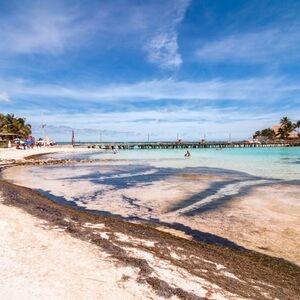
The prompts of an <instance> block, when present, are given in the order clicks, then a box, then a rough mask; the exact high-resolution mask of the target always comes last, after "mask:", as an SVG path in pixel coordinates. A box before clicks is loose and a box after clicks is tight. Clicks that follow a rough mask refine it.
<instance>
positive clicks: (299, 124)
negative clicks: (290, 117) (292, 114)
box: [294, 120, 300, 134]
mask: <svg viewBox="0 0 300 300" xmlns="http://www.w3.org/2000/svg"><path fill="white" fill-rule="evenodd" d="M294 128H295V129H297V132H298V134H299V128H300V120H298V121H297V122H295V123H294Z"/></svg>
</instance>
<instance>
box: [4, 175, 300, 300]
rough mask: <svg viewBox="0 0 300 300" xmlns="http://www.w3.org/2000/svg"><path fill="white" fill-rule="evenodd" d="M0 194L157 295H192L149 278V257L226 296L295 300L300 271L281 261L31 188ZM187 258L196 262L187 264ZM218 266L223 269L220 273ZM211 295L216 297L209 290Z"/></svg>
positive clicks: (6, 189)
mask: <svg viewBox="0 0 300 300" xmlns="http://www.w3.org/2000/svg"><path fill="white" fill-rule="evenodd" d="M0 191H1V194H2V196H3V198H4V200H3V201H2V202H3V204H4V205H9V206H14V207H18V208H21V209H22V210H24V211H26V213H29V214H30V215H32V216H34V217H37V218H39V219H42V220H45V221H47V223H48V226H49V227H55V228H60V229H61V230H63V231H65V232H67V233H68V234H70V235H71V236H72V237H75V238H78V239H80V240H83V241H87V242H89V243H92V244H94V245H96V246H98V247H99V248H100V249H101V250H102V251H104V252H106V253H107V254H108V255H109V256H110V257H111V258H113V259H115V260H117V261H119V262H120V263H122V264H125V265H127V266H128V265H129V266H131V267H133V268H138V269H139V271H138V273H139V274H140V276H139V278H138V282H141V283H143V284H146V285H150V286H151V288H152V289H154V291H156V292H157V293H158V294H159V295H163V296H167V297H171V296H174V295H176V296H177V297H179V298H180V299H193V297H194V296H196V295H192V294H191V293H189V292H187V291H184V290H183V289H182V288H181V289H180V288H179V289H178V288H174V287H172V286H169V284H168V283H167V282H166V281H164V280H163V279H161V278H158V277H153V275H152V274H153V267H152V268H151V266H150V265H149V263H148V262H147V260H148V259H147V254H150V255H151V256H154V257H156V258H158V259H159V260H163V261H167V262H168V263H171V265H174V266H176V268H181V269H183V270H184V271H185V272H188V273H189V274H191V275H192V276H196V277H198V278H199V277H200V278H202V279H204V280H207V281H209V282H211V283H212V284H213V285H217V286H218V287H219V289H221V290H223V291H224V292H225V294H226V293H230V294H232V295H238V296H239V297H245V298H247V297H249V295H250V298H251V299H268V297H266V296H264V293H267V294H269V295H270V296H271V297H272V298H275V297H277V298H279V299H295V297H296V295H297V293H299V287H298V285H297V282H298V279H299V278H300V268H299V267H298V266H296V265H294V264H292V263H289V262H287V261H285V260H283V259H279V258H275V257H271V256H267V255H264V254H260V253H258V252H255V251H251V250H247V249H238V250H237V249H232V248H230V247H226V246H221V245H216V244H212V243H205V242H199V241H197V242H196V241H190V240H186V239H185V240H183V239H181V238H180V237H176V236H174V235H171V234H169V233H165V232H162V231H158V230H156V229H155V228H154V227H152V226H151V225H149V224H147V225H146V224H134V223H130V222H124V221H121V220H118V219H114V218H109V217H103V216H98V215H93V214H90V213H88V212H84V211H78V210H75V209H72V208H70V207H66V206H64V205H61V204H58V203H55V202H53V201H51V200H49V199H48V198H46V197H44V196H42V195H40V194H39V193H37V192H34V191H32V190H31V189H29V188H25V187H20V186H17V185H13V184H11V183H7V182H6V181H3V180H1V181H0ZM87 224H88V226H87ZM99 224H102V225H101V226H100V225H99ZM205 234H207V233H205ZM153 243H154V244H153ZM131 248H134V249H135V251H133V253H138V252H141V251H142V252H144V254H145V255H144V258H141V256H138V257H134V256H131V255H129V254H128V249H131ZM131 250H132V249H131ZM172 253H173V254H172ZM191 256H192V257H194V258H193V259H190V257H191ZM237 262H238V264H237ZM216 265H222V266H223V267H221V268H220V270H218V268H217V267H216ZM154 269H155V268H154ZM222 270H223V271H222ZM225 270H226V273H224V271H225ZM224 274H225V275H224ZM226 274H227V276H226ZM228 274H231V275H228ZM254 282H255V284H254ZM254 286H259V288H255V287H254ZM210 292H211V293H214V292H213V290H211V291H210ZM232 295H231V296H232ZM203 296H204V295H203ZM231 296H230V297H229V299H231ZM225 298H226V297H225ZM194 299H197V298H194Z"/></svg>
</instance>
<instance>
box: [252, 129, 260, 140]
mask: <svg viewBox="0 0 300 300" xmlns="http://www.w3.org/2000/svg"><path fill="white" fill-rule="evenodd" d="M260 135H261V133H260V131H259V130H257V131H255V133H254V135H253V138H254V139H255V138H257V137H259V136H260Z"/></svg>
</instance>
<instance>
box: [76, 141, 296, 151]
mask: <svg viewBox="0 0 300 300" xmlns="http://www.w3.org/2000/svg"><path fill="white" fill-rule="evenodd" d="M75 146H76V147H87V148H99V149H196V148H203V149H204V148H205V149H206V148H216V149H223V148H272V147H300V141H298V142H286V143H279V142H277V143H249V142H231V143H230V142H206V143H197V142H181V143H176V142H151V143H85V144H77V145H75Z"/></svg>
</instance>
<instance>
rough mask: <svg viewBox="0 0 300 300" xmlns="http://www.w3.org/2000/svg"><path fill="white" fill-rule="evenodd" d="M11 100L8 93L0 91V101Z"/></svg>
mask: <svg viewBox="0 0 300 300" xmlns="http://www.w3.org/2000/svg"><path fill="white" fill-rule="evenodd" d="M9 100H10V98H9V96H8V94H7V93H5V92H0V101H9Z"/></svg>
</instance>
